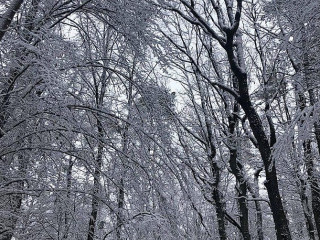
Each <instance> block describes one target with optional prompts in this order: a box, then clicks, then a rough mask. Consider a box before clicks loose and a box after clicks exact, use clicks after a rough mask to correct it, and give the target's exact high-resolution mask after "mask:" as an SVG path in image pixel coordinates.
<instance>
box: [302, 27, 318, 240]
mask: <svg viewBox="0 0 320 240" xmlns="http://www.w3.org/2000/svg"><path fill="white" fill-rule="evenodd" d="M302 33H303V35H304V37H303V39H302V50H303V69H304V77H305V82H306V85H307V88H308V94H309V100H310V105H311V106H314V105H315V104H316V102H317V100H316V96H315V93H314V89H313V84H312V83H311V76H310V75H311V73H310V60H309V50H308V47H307V43H306V42H307V39H306V38H307V34H306V31H305V29H304V27H303V32H302ZM313 125H314V130H315V137H316V142H317V145H318V152H319V154H320V125H319V123H318V122H314V124H313ZM306 144H307V143H306ZM306 144H305V146H304V147H305V150H306V151H307V159H306V167H307V173H308V181H309V183H310V186H311V199H312V201H311V202H312V211H313V216H314V220H315V225H316V228H317V231H318V235H320V186H319V183H318V179H317V178H316V176H315V171H316V169H315V167H314V159H313V157H312V152H311V144H310V143H309V144H307V145H306Z"/></svg>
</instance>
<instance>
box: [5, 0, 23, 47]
mask: <svg viewBox="0 0 320 240" xmlns="http://www.w3.org/2000/svg"><path fill="white" fill-rule="evenodd" d="M22 3H23V0H12V2H11V4H10V6H9V8H8V9H7V11H6V12H5V13H4V14H3V15H2V16H1V17H0V42H1V40H2V38H3V36H4V34H5V33H6V32H7V30H8V27H9V26H10V24H11V22H12V19H13V17H14V15H15V14H16V12H17V11H18V10H19V8H20V6H21V4H22Z"/></svg>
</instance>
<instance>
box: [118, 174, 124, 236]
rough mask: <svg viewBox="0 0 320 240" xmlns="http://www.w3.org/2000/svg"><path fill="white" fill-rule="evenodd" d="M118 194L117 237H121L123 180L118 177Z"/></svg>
mask: <svg viewBox="0 0 320 240" xmlns="http://www.w3.org/2000/svg"><path fill="white" fill-rule="evenodd" d="M119 185H120V186H119V195H118V214H117V239H118V240H120V239H121V229H122V224H123V206H124V181H123V178H121V179H120V184H119Z"/></svg>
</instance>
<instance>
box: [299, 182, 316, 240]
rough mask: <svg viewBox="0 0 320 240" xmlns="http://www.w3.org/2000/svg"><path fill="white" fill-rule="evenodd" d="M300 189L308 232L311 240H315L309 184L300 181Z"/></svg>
mask: <svg viewBox="0 0 320 240" xmlns="http://www.w3.org/2000/svg"><path fill="white" fill-rule="evenodd" d="M299 180H300V181H299V183H298V185H299V188H300V192H299V195H300V200H301V205H302V210H303V214H304V217H305V219H306V226H307V230H308V234H309V238H310V239H311V240H315V239H316V237H315V231H316V229H315V227H314V224H313V220H312V210H311V209H310V207H309V204H310V203H309V200H308V194H307V189H306V188H307V184H306V182H305V181H303V180H302V179H299Z"/></svg>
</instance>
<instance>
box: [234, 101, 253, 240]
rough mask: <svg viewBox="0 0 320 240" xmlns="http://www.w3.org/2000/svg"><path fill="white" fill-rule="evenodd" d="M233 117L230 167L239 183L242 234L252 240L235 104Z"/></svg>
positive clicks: (235, 105) (246, 238)
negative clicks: (237, 140) (239, 158)
mask: <svg viewBox="0 0 320 240" xmlns="http://www.w3.org/2000/svg"><path fill="white" fill-rule="evenodd" d="M233 108H234V111H233V115H232V116H230V117H228V122H229V127H228V130H229V134H230V141H229V145H230V146H229V147H230V158H229V165H230V168H231V171H232V174H233V175H234V176H235V178H236V181H237V186H236V189H237V191H238V197H237V202H238V206H239V212H240V226H241V234H242V236H243V239H244V240H250V239H251V236H250V231H249V213H248V207H247V200H246V199H247V188H248V186H247V180H246V179H245V178H244V176H243V172H242V170H243V167H242V165H241V164H240V162H238V160H237V142H236V140H235V137H236V136H235V134H234V133H235V128H236V125H237V121H238V118H237V117H236V116H235V114H237V112H238V104H237V103H235V104H234V107H233Z"/></svg>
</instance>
